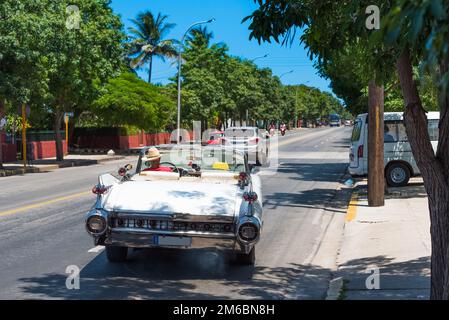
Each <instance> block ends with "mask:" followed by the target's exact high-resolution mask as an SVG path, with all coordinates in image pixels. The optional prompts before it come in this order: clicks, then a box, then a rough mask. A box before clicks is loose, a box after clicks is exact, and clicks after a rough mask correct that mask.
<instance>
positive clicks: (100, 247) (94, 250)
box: [87, 246, 104, 253]
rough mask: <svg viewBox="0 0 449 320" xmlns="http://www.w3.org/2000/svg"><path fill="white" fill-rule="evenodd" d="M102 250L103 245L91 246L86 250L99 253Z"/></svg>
mask: <svg viewBox="0 0 449 320" xmlns="http://www.w3.org/2000/svg"><path fill="white" fill-rule="evenodd" d="M103 250H104V247H103V246H96V247H95V248H92V249H90V250H89V251H87V252H89V253H100V252H102V251H103Z"/></svg>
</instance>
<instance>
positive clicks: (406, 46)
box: [247, 0, 449, 299]
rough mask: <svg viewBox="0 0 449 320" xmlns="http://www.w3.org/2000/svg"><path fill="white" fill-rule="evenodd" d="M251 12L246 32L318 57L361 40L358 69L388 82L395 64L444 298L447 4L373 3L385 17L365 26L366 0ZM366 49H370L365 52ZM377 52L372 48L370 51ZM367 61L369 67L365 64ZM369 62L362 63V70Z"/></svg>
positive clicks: (448, 169)
mask: <svg viewBox="0 0 449 320" xmlns="http://www.w3.org/2000/svg"><path fill="white" fill-rule="evenodd" d="M258 3H259V9H258V10H256V11H255V12H254V13H253V14H252V15H251V16H250V17H248V18H247V20H248V19H251V20H252V23H251V25H250V29H251V30H252V36H255V37H256V38H258V39H259V40H269V39H270V38H272V37H273V38H274V39H275V40H276V41H279V39H280V38H282V37H283V39H284V41H288V40H290V41H293V40H294V39H295V30H297V28H302V29H304V33H303V35H302V36H301V40H302V41H303V42H304V43H305V44H306V46H307V48H308V49H309V51H310V53H311V56H312V57H313V56H314V55H317V56H318V58H319V60H320V62H324V63H326V62H327V61H329V60H332V56H333V55H334V54H335V53H336V52H341V51H342V50H343V49H344V48H345V47H346V46H348V45H356V44H358V45H359V48H361V49H362V50H363V49H364V50H363V51H364V55H363V57H364V59H365V63H364V64H362V65H359V66H358V67H359V68H360V69H362V70H364V71H363V72H362V73H361V74H362V76H363V75H365V74H368V75H369V76H368V77H372V76H371V75H375V78H376V80H377V81H378V82H380V83H384V84H385V83H390V82H391V81H392V80H393V78H394V71H396V73H397V78H398V79H399V83H400V86H401V89H402V94H403V98H404V105H405V113H404V122H405V125H406V129H407V135H408V139H409V142H410V145H411V147H412V151H413V154H414V157H415V159H416V161H417V164H418V167H419V169H420V171H421V173H422V176H423V179H424V184H425V186H426V190H427V193H428V195H429V208H430V217H431V236H432V280H431V283H432V285H431V298H432V299H449V285H448V283H449V282H448V279H449V262H448V261H449V250H448V248H449V233H448V232H447V229H448V226H449V116H448V114H447V113H448V112H449V111H448V110H449V107H448V106H449V94H448V90H447V88H448V85H449V59H448V57H447V52H448V51H449V42H448V41H447V40H448V39H449V25H448V24H447V18H448V12H449V4H448V3H447V2H446V1H445V2H443V1H441V0H435V1H405V0H391V1H385V2H381V3H378V6H379V7H380V10H381V15H382V16H383V17H384V19H383V22H382V27H381V31H378V32H369V31H367V29H366V27H365V19H364V18H365V15H364V13H365V9H366V8H367V6H368V5H371V4H372V3H371V1H328V0H323V1H308V0H302V1H299V0H298V1H293V0H271V1H270V0H268V1H258ZM370 52H371V54H370ZM372 53H375V54H372ZM418 65H421V67H423V68H424V69H427V71H428V72H429V74H431V75H432V76H433V78H434V79H435V80H434V81H435V83H436V84H437V88H438V93H439V94H438V98H439V99H438V101H439V109H440V112H441V120H440V125H439V128H440V137H439V146H438V150H437V152H436V154H435V152H434V150H433V148H432V145H431V142H430V138H429V134H428V131H427V117H426V115H425V110H424V108H423V104H422V97H421V96H420V92H419V88H418V85H417V83H416V81H415V79H416V77H415V74H414V67H417V66H418ZM364 68H367V69H364ZM365 70H368V71H365Z"/></svg>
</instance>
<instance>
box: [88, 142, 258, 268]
mask: <svg viewBox="0 0 449 320" xmlns="http://www.w3.org/2000/svg"><path fill="white" fill-rule="evenodd" d="M147 150H148V148H144V149H143V150H142V152H141V154H140V156H139V160H138V163H137V167H136V170H135V172H131V169H132V167H131V165H128V166H126V167H125V168H121V169H120V170H119V174H118V175H113V174H104V175H101V176H100V177H99V181H98V184H97V185H96V186H94V188H93V190H92V191H93V192H94V193H95V194H96V195H97V199H96V202H95V205H94V206H93V208H92V209H91V210H90V211H89V212H88V213H87V216H86V229H87V232H88V233H89V234H90V235H91V236H92V237H93V239H94V243H95V245H103V246H106V253H107V258H108V259H109V261H110V262H122V261H125V260H126V258H127V254H128V249H129V248H153V247H163V248H175V249H192V248H195V249H197V248H202V249H219V250H225V251H228V252H231V253H233V254H234V256H235V257H236V259H237V260H238V261H239V262H241V263H244V264H249V265H253V264H254V262H255V257H256V256H255V246H256V244H257V242H258V241H259V239H260V236H261V233H262V225H263V222H262V211H263V208H262V203H263V202H262V201H263V200H262V190H261V182H260V178H259V177H258V176H257V175H254V174H252V172H251V169H252V166H250V165H249V164H248V160H247V157H246V156H245V155H243V154H241V153H239V152H236V151H235V150H231V149H229V148H226V147H223V146H220V147H217V148H211V147H207V148H201V147H200V148H198V147H196V146H192V147H185V146H184V147H181V146H174V147H170V148H168V147H167V148H166V149H164V150H160V152H161V156H162V158H161V165H164V166H166V167H170V168H172V171H171V172H155V171H151V170H150V171H148V168H149V167H148V165H149V164H148V163H146V161H145V160H143V159H145V158H142V157H143V156H144V155H145V152H146V151H147Z"/></svg>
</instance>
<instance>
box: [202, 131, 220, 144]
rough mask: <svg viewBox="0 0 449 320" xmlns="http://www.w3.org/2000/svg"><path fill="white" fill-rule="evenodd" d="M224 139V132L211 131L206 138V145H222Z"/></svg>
mask: <svg viewBox="0 0 449 320" xmlns="http://www.w3.org/2000/svg"><path fill="white" fill-rule="evenodd" d="M223 137H224V132H223V131H221V130H216V131H211V132H209V134H208V137H207V138H206V139H207V141H206V142H205V144H206V145H221V144H222V139H223Z"/></svg>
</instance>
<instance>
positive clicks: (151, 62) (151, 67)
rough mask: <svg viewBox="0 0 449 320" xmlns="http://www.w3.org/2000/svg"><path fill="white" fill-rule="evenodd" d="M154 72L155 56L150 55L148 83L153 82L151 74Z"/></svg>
mask: <svg viewBox="0 0 449 320" xmlns="http://www.w3.org/2000/svg"><path fill="white" fill-rule="evenodd" d="M152 73H153V56H150V69H149V70H148V83H151V74H152Z"/></svg>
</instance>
